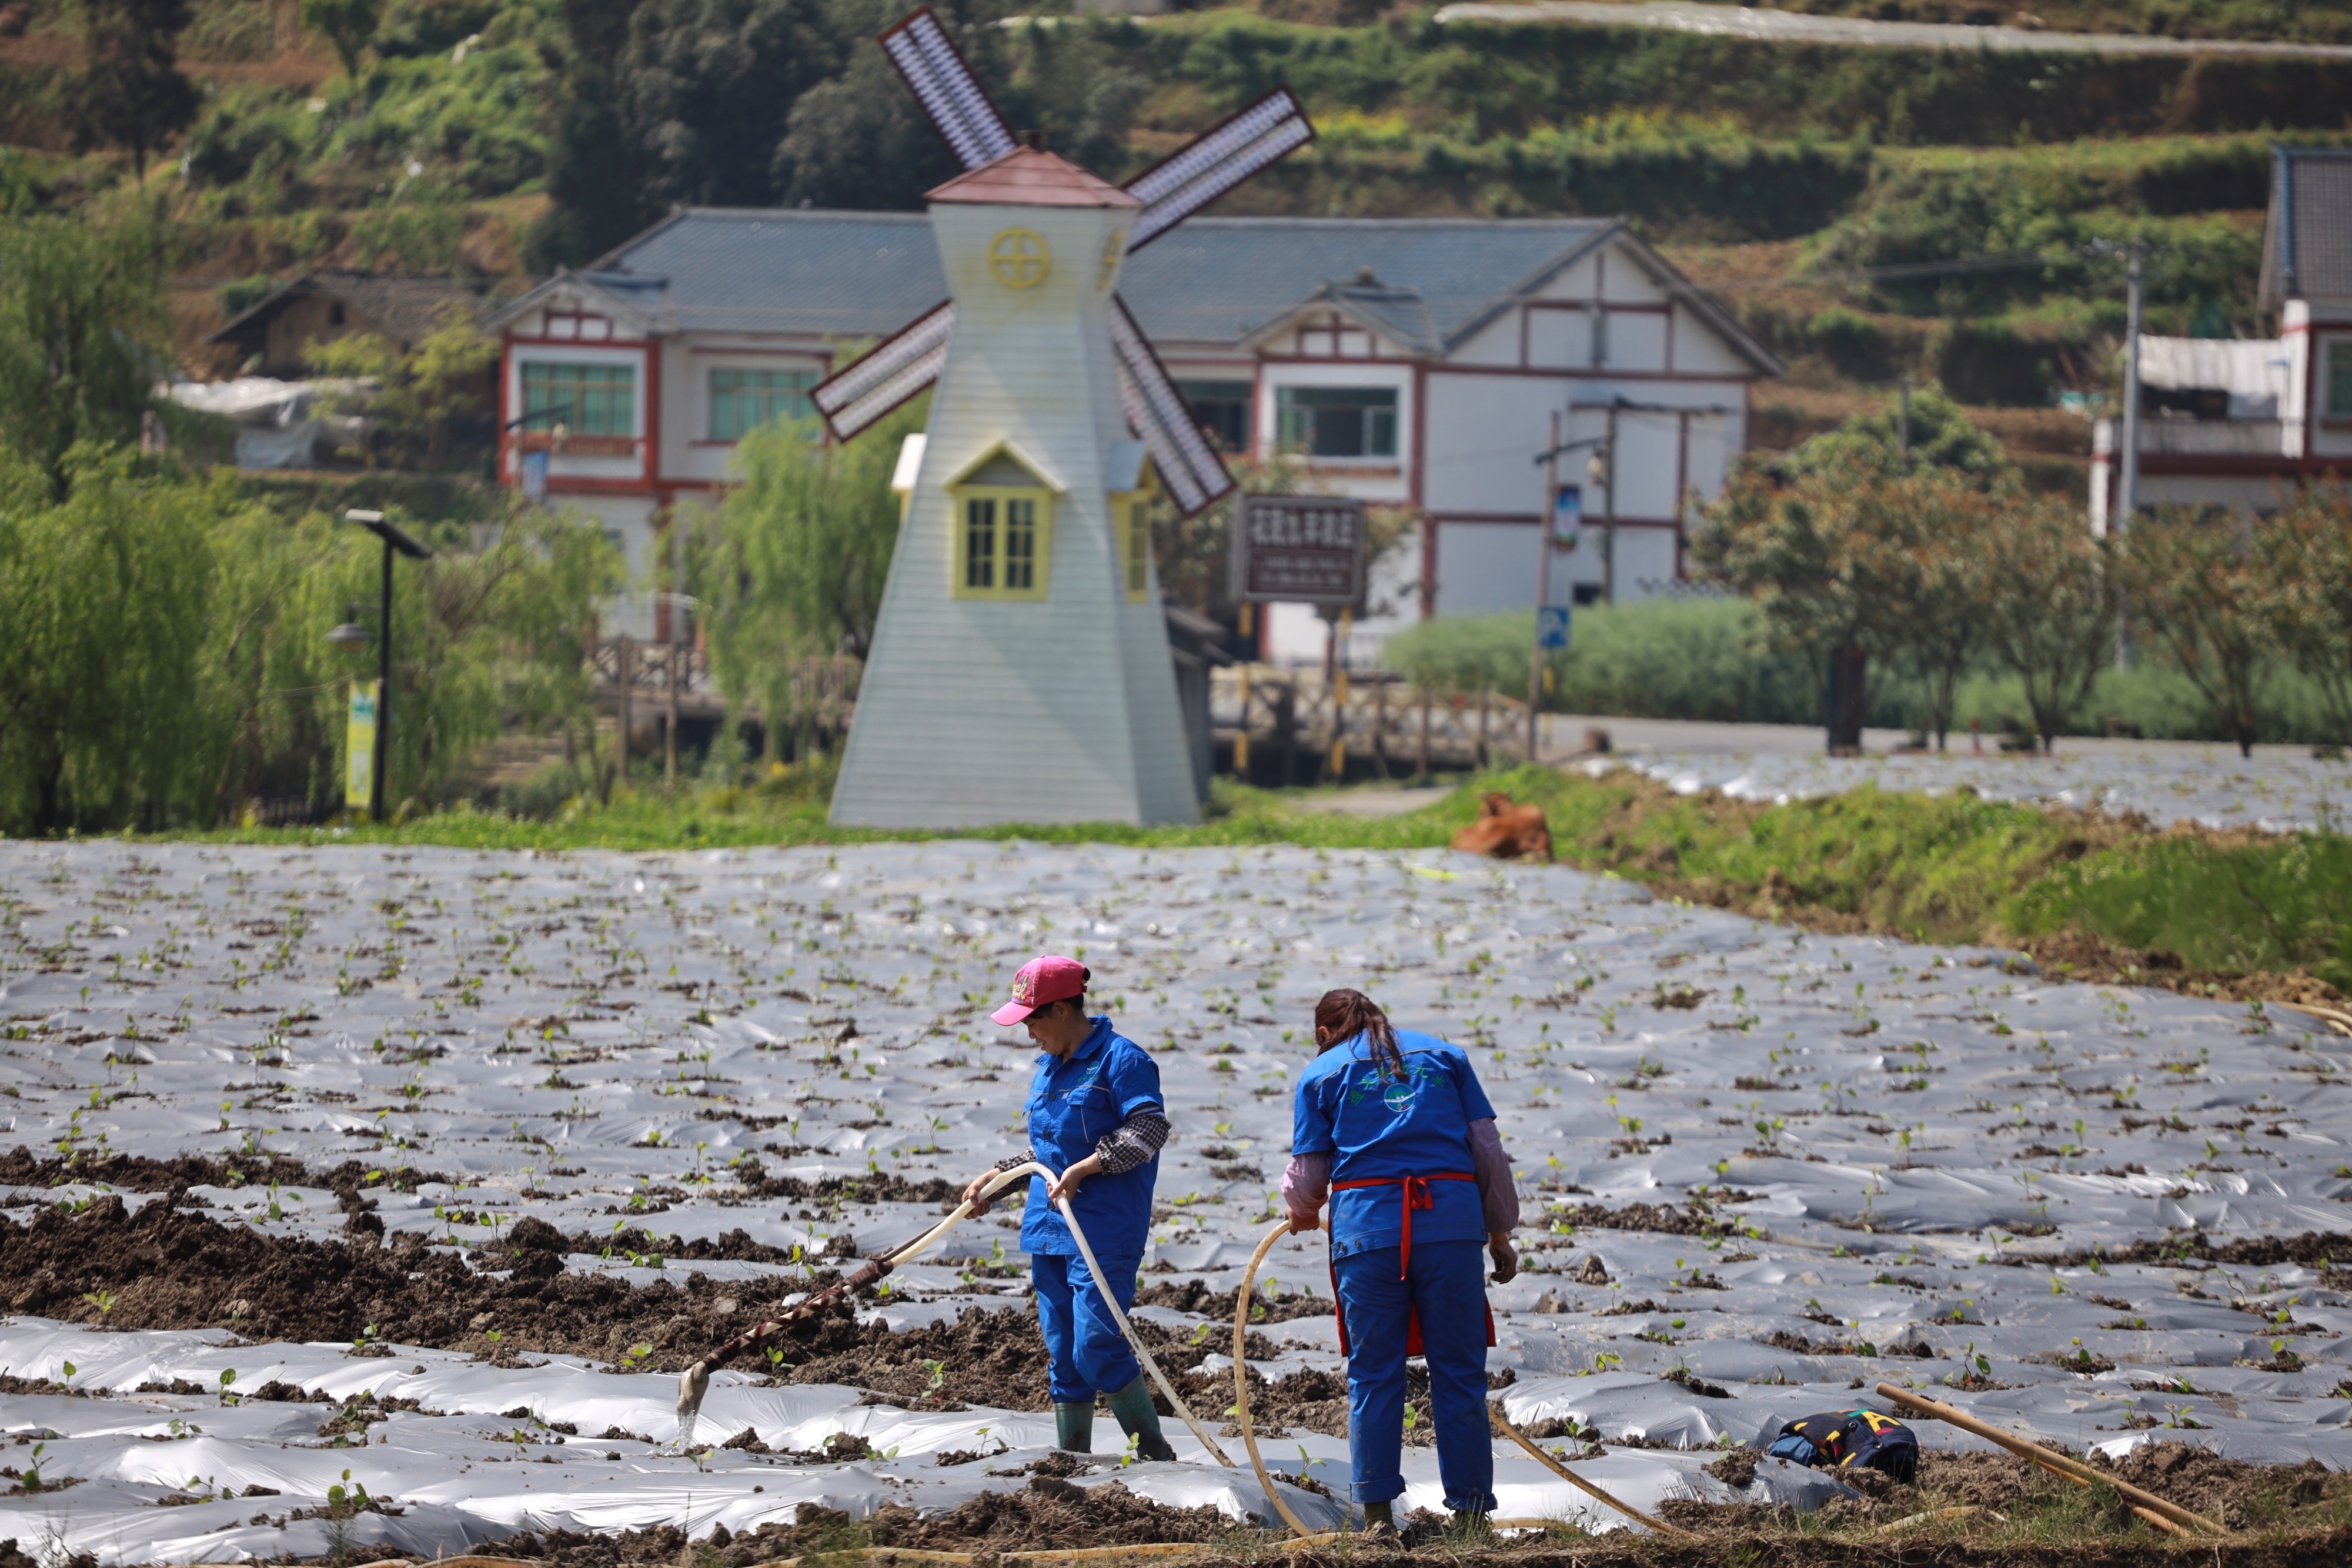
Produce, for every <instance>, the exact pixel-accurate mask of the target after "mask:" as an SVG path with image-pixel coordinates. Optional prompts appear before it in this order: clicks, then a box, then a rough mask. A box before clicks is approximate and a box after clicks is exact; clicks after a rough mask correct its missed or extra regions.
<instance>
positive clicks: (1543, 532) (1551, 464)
mask: <svg viewBox="0 0 2352 1568" xmlns="http://www.w3.org/2000/svg"><path fill="white" fill-rule="evenodd" d="M1557 507H1559V413H1557V412H1555V413H1553V414H1552V416H1551V439H1550V440H1549V442H1546V443H1545V444H1544V455H1543V504H1542V505H1541V506H1539V507H1537V508H1536V628H1535V634H1534V642H1533V645H1532V646H1531V647H1529V649H1528V761H1529V762H1533V761H1534V760H1535V759H1536V714H1537V711H1538V709H1540V708H1541V707H1542V706H1543V664H1544V646H1543V633H1544V610H1545V609H1546V607H1548V606H1549V604H1550V603H1551V549H1552V540H1551V524H1552V517H1553V515H1554V511H1555V508H1557Z"/></svg>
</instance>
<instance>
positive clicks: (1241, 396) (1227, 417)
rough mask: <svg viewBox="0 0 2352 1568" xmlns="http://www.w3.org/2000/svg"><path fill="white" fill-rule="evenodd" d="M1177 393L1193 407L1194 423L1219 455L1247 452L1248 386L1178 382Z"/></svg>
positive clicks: (1248, 443)
mask: <svg viewBox="0 0 2352 1568" xmlns="http://www.w3.org/2000/svg"><path fill="white" fill-rule="evenodd" d="M1176 390H1177V391H1178V392H1181V393H1183V394H1184V401H1185V402H1187V403H1189V404H1190V405H1192V420H1193V423H1196V424H1198V425H1199V426H1200V427H1201V428H1202V431H1204V432H1206V433H1207V434H1208V437H1209V439H1210V440H1212V441H1213V442H1215V443H1216V444H1217V449H1218V450H1219V451H1221V452H1247V451H1248V450H1249V447H1250V383H1249V382H1177V383H1176Z"/></svg>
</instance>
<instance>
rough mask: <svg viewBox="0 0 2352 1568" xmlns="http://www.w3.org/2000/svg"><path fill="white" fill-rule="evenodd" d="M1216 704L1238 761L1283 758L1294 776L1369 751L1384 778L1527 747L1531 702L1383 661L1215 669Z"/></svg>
mask: <svg viewBox="0 0 2352 1568" xmlns="http://www.w3.org/2000/svg"><path fill="white" fill-rule="evenodd" d="M1209 712H1210V717H1211V721H1212V723H1213V725H1214V726H1215V728H1216V736H1217V739H1218V741H1219V742H1220V743H1221V744H1225V745H1231V746H1234V747H1235V771H1237V772H1239V771H1244V770H1246V769H1247V768H1248V767H1249V766H1251V762H1252V759H1253V758H1254V757H1263V756H1265V755H1268V754H1271V755H1273V756H1276V757H1280V758H1283V762H1282V767H1283V770H1284V773H1285V776H1286V779H1290V780H1294V781H1297V782H1306V781H1307V780H1309V779H1317V778H1338V777H1339V776H1341V775H1343V774H1344V773H1345V771H1346V768H1347V764H1348V762H1349V759H1350V758H1356V759H1369V761H1370V764H1371V768H1372V771H1373V772H1374V773H1375V774H1376V775H1378V776H1379V777H1381V778H1382V779H1390V778H1397V777H1402V776H1411V775H1414V774H1426V773H1430V772H1433V771H1435V770H1437V769H1440V768H1445V769H1455V770H1459V769H1465V768H1486V767H1490V766H1493V765H1494V764H1496V763H1498V762H1515V761H1519V760H1523V759H1524V758H1526V757H1527V755H1528V705H1527V704H1526V703H1525V702H1523V701H1519V700H1517V699H1515V698H1512V697H1508V696H1506V695H1503V694H1502V693H1500V692H1494V691H1484V692H1466V693H1465V692H1442V691H1439V690H1436V689H1435V688H1433V687H1427V686H1418V685H1413V684H1412V683H1411V682H1409V681H1407V680H1406V679H1405V678H1404V677H1403V676H1402V675H1398V674H1393V673H1391V672H1389V671H1385V670H1377V671H1370V672H1365V673H1357V674H1346V675H1343V676H1341V677H1340V678H1339V679H1338V680H1336V681H1326V680H1325V679H1324V678H1323V673H1322V672H1321V671H1320V670H1311V669H1310V670H1294V669H1281V668H1277V667H1276V666H1273V665H1267V664H1246V665H1236V666H1234V667H1233V668H1231V669H1222V670H1219V671H1217V672H1216V673H1215V674H1214V676H1213V680H1212V684H1211V687H1210V695H1209Z"/></svg>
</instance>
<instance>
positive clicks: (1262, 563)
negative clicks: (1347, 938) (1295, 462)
mask: <svg viewBox="0 0 2352 1568" xmlns="http://www.w3.org/2000/svg"><path fill="white" fill-rule="evenodd" d="M1233 590H1234V599H1236V600H1238V601H1243V602H1245V603H1249V602H1255V603H1267V602H1281V603H1286V604H1328V605H1353V604H1357V603H1359V602H1360V601H1362V599H1363V597H1364V503H1363V502H1361V501H1359V500H1354V499H1351V498H1349V497H1340V496H1244V497H1242V506H1241V516H1240V517H1239V518H1237V519H1236V520H1235V522H1234V559H1233Z"/></svg>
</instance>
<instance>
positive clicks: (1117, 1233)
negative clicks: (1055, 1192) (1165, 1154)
mask: <svg viewBox="0 0 2352 1568" xmlns="http://www.w3.org/2000/svg"><path fill="white" fill-rule="evenodd" d="M1094 1026H1095V1027H1094V1031H1093V1032H1092V1033H1090V1034H1088V1035H1087V1038H1086V1040H1085V1041H1084V1042H1083V1043H1082V1044H1080V1045H1079V1047H1078V1049H1077V1050H1076V1051H1072V1052H1070V1054H1069V1055H1067V1056H1066V1057H1056V1056H1052V1055H1048V1054H1045V1053H1042V1052H1041V1053H1040V1054H1039V1056H1038V1058H1037V1071H1036V1073H1035V1075H1034V1076H1033V1077H1032V1078H1031V1079H1030V1081H1029V1103H1028V1106H1027V1108H1026V1111H1025V1115H1026V1117H1027V1119H1028V1124H1029V1146H1030V1147H1031V1148H1033V1149H1034V1150H1035V1151H1036V1152H1037V1157H1038V1159H1039V1160H1041V1161H1043V1162H1044V1163H1045V1165H1047V1166H1050V1167H1052V1168H1053V1169H1055V1170H1057V1171H1066V1170H1067V1169H1069V1168H1070V1167H1071V1166H1074V1165H1076V1164H1077V1163H1078V1162H1079V1161H1080V1160H1082V1159H1085V1158H1086V1157H1087V1155H1090V1154H1093V1153H1094V1152H1095V1145H1096V1144H1097V1142H1098V1141H1099V1140H1100V1139H1101V1138H1102V1136H1103V1134H1106V1133H1108V1132H1110V1131H1112V1130H1113V1129H1114V1128H1116V1127H1118V1125H1119V1124H1122V1123H1124V1122H1125V1121H1126V1120H1127V1119H1128V1118H1129V1116H1132V1115H1134V1114H1135V1113H1137V1112H1138V1111H1161V1110H1162V1109H1163V1102H1162V1101H1161V1100H1160V1066H1159V1064H1158V1063H1157V1062H1155V1061H1152V1060H1151V1058H1150V1055H1148V1054H1147V1053H1146V1052H1145V1051H1144V1049H1143V1047H1141V1046H1139V1045H1138V1044H1136V1043H1135V1041H1133V1040H1129V1039H1128V1038H1127V1037H1126V1036H1125V1035H1123V1034H1120V1033H1119V1032H1118V1030H1115V1029H1113V1028H1111V1027H1110V1019H1108V1018H1097V1019H1095V1020H1094ZM1159 1179H1160V1156H1159V1155H1153V1156H1152V1157H1151V1158H1150V1159H1149V1160H1147V1161H1145V1162H1144V1163H1143V1164H1142V1165H1139V1166H1136V1167H1135V1169H1133V1170H1131V1171H1121V1172H1119V1173H1118V1175H1116V1176H1113V1175H1111V1174H1110V1173H1108V1172H1104V1173H1103V1174H1102V1175H1100V1176H1090V1177H1088V1178H1087V1181H1086V1182H1085V1184H1084V1185H1082V1186H1080V1187H1079V1188H1078V1190H1077V1193H1076V1196H1075V1197H1072V1198H1071V1199H1070V1207H1071V1208H1072V1209H1074V1210H1075V1211H1076V1214H1077V1217H1078V1223H1079V1225H1081V1226H1082V1227H1084V1228H1085V1229H1086V1233H1087V1242H1088V1243H1089V1244H1090V1245H1091V1246H1092V1247H1093V1248H1094V1249H1095V1256H1096V1257H1097V1258H1098V1259H1110V1258H1140V1257H1142V1256H1143V1244H1144V1242H1145V1240H1146V1239H1148V1238H1149V1236H1150V1230H1151V1188H1152V1184H1153V1183H1154V1182H1156V1181H1158V1180H1159ZM1021 1245H1022V1247H1023V1248H1024V1249H1026V1250H1028V1251H1031V1252H1058V1253H1063V1254H1066V1255H1075V1254H1076V1252H1077V1250H1078V1244H1077V1243H1076V1241H1074V1240H1072V1239H1070V1227H1069V1224H1068V1222H1067V1221H1066V1220H1065V1219H1063V1218H1062V1216H1061V1211H1060V1210H1058V1209H1056V1208H1055V1207H1054V1206H1053V1205H1052V1204H1051V1203H1050V1202H1048V1201H1047V1200H1046V1197H1045V1178H1044V1177H1043V1176H1031V1177H1030V1178H1029V1204H1028V1207H1027V1208H1025V1209H1024V1211H1023V1213H1022V1217H1021Z"/></svg>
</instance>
